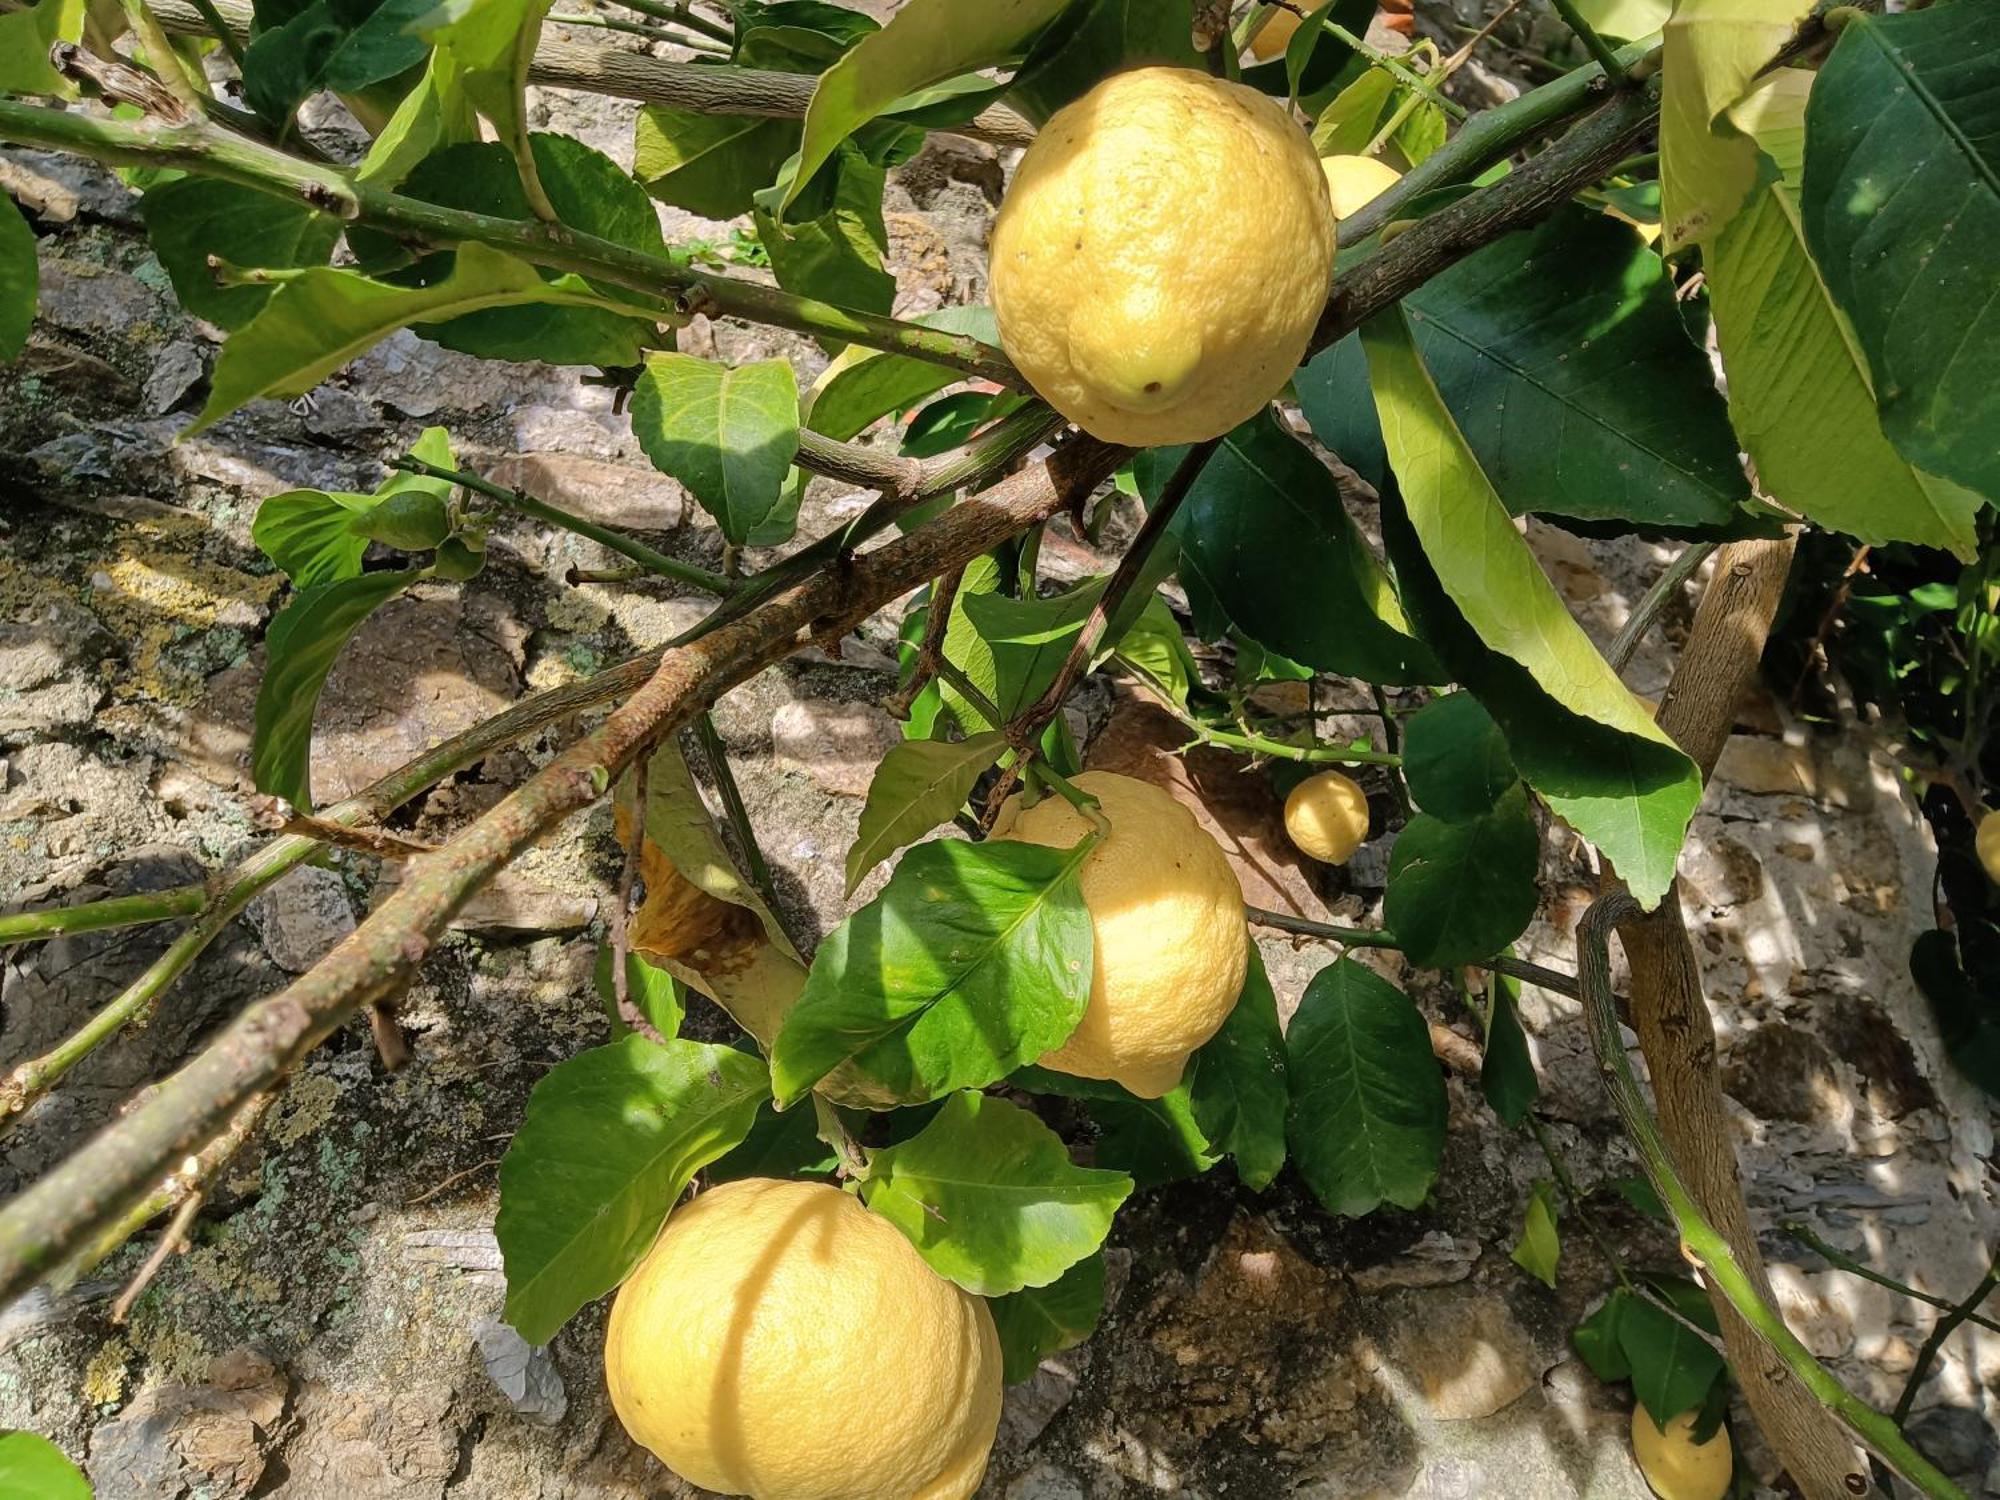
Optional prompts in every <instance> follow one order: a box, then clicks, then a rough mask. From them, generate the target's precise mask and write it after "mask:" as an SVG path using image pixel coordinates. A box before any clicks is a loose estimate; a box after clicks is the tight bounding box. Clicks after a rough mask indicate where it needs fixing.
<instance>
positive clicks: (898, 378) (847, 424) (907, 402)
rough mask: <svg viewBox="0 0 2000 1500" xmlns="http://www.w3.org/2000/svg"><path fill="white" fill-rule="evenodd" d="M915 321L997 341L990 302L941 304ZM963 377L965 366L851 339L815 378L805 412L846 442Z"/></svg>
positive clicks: (816, 425) (818, 429) (826, 431)
mask: <svg viewBox="0 0 2000 1500" xmlns="http://www.w3.org/2000/svg"><path fill="white" fill-rule="evenodd" d="M915 321H916V322H918V323H921V324H923V325H924V327H926V328H942V329H944V330H945V331H946V332H948V333H968V334H971V335H972V336H973V337H974V338H976V339H979V340H981V341H982V342H984V343H988V344H993V343H997V342H998V341H999V335H998V333H997V331H996V330H995V327H994V323H993V309H992V308H990V307H985V306H980V305H974V306H969V307H945V308H940V309H938V311H936V312H932V313H925V314H924V315H923V316H922V317H920V318H917V319H916V320H915ZM964 378H965V374H964V372H963V371H960V370H954V369H951V368H949V367H947V366H945V365H934V364H932V363H931V362H930V361H929V360H924V359H914V358H912V357H911V356H909V355H907V354H886V353H884V352H882V351H881V350H879V349H864V348H863V347H862V346H861V345H859V344H853V345H850V346H849V347H848V348H846V349H845V350H843V351H842V352H841V354H840V357H839V358H838V359H836V360H834V362H833V363H832V364H831V365H829V366H827V369H826V373H825V374H823V375H821V376H820V377H819V379H818V380H816V381H814V382H813V388H812V395H811V397H810V399H809V400H808V402H807V405H806V414H807V416H808V418H809V419H810V422H811V425H812V430H813V431H814V432H817V433H821V434H823V435H825V436H826V437H830V438H832V439H834V440H835V441H836V442H843V443H844V442H846V441H847V440H848V439H849V438H852V437H858V436H859V435H860V434H861V433H863V432H865V431H866V430H867V429H868V428H869V427H871V426H873V425H874V423H875V422H876V421H877V420H879V419H880V418H882V417H886V416H888V415H889V414H890V413H891V412H897V411H902V410H904V409H906V408H908V407H911V406H914V405H916V403H917V402H919V401H921V400H923V399H924V397H926V396H928V395H930V394H931V393H933V392H934V391H941V390H943V389H944V388H945V387H946V386H948V385H956V384H957V383H958V382H959V381H961V380H963V379H964Z"/></svg>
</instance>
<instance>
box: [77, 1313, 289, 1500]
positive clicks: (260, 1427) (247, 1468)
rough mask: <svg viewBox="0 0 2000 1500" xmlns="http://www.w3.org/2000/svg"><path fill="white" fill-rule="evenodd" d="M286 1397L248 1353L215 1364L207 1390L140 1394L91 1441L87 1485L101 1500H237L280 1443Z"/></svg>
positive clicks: (271, 1371) (273, 1372)
mask: <svg viewBox="0 0 2000 1500" xmlns="http://www.w3.org/2000/svg"><path fill="white" fill-rule="evenodd" d="M289 1392H290V1383H289V1382H288V1381H287V1380H286V1379H285V1377H284V1375H283V1374H282V1373H281V1372H279V1371H278V1370H277V1369H275V1368H274V1367H273V1366H272V1365H271V1363H270V1361H269V1360H267V1359H265V1358H264V1357H263V1356H262V1355H261V1354H258V1353H256V1352H255V1351H253V1350H248V1349H239V1350H236V1351H233V1352H232V1353H229V1354H225V1355H223V1356H222V1357H221V1358H220V1359H218V1360H216V1362H215V1365H214V1367H213V1369H212V1370H211V1372H210V1383H209V1384H207V1385H198V1386H189V1385H166V1386H156V1387H154V1388H153V1389H151V1390H147V1391H142V1392H140V1393H139V1395H138V1397H137V1398H136V1399H134V1400H133V1401H132V1403H131V1404H130V1405H129V1406H127V1407H126V1408H125V1409H124V1410H123V1411H121V1412H119V1413H118V1415H117V1416H115V1417H113V1418H112V1419H111V1420H110V1421H108V1422H105V1423H104V1424H103V1425H101V1426H100V1427H98V1428H97V1429H96V1431H94V1432H93V1433H92V1434H91V1437H90V1464H89V1468H90V1478H91V1481H92V1483H93V1484H94V1485H95V1486H96V1491H97V1493H98V1494H99V1495H101V1496H104V1497H105V1500H185V1497H187V1496H189V1495H194V1494H199V1495H202V1496H205V1497H211V1500H241V1497H243V1496H247V1495H249V1494H251V1493H253V1492H254V1491H255V1490H256V1489H257V1487H258V1486H259V1485H260V1484H261V1483H262V1482H263V1479H264V1472H265V1470H266V1468H268V1467H269V1464H270V1455H271V1450H272V1448H273V1446H274V1445H275V1443H276V1442H277V1441H278V1440H279V1439H280V1438H281V1437H282V1436H283V1435H284V1424H283V1418H284V1415H285V1402H286V1397H287V1395H288V1394H289Z"/></svg>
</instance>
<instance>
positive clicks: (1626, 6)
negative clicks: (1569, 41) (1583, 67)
mask: <svg viewBox="0 0 2000 1500" xmlns="http://www.w3.org/2000/svg"><path fill="white" fill-rule="evenodd" d="M1673 9H1674V5H1673V0H1576V13H1577V14H1578V15H1580V16H1582V17H1583V19H1584V22H1585V24H1586V25H1588V26H1589V27H1590V28H1591V29H1592V30H1593V31H1595V32H1596V33H1597V34H1598V35H1599V36H1602V37H1608V38H1610V39H1611V40H1612V41H1616V42H1636V41H1638V40H1639V39H1640V38H1641V37H1647V36H1651V35H1652V34H1653V33H1654V32H1656V31H1658V30H1659V29H1660V28H1661V27H1662V26H1664V25H1666V23H1667V17H1668V16H1669V15H1671V14H1673Z"/></svg>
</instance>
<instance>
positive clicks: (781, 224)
mask: <svg viewBox="0 0 2000 1500" xmlns="http://www.w3.org/2000/svg"><path fill="white" fill-rule="evenodd" d="M887 180H888V174H887V172H886V171H885V169H884V168H883V167H882V166H881V165H880V164H879V163H876V162H871V161H870V160H868V158H867V156H866V155H865V154H863V153H862V152H861V151H860V150H859V149H858V148H857V147H855V146H852V145H843V146H841V148H840V150H839V152H838V153H837V170H836V171H835V172H834V173H833V174H832V177H831V188H830V189H829V188H827V187H826V186H825V185H824V184H826V182H827V177H826V175H825V174H822V176H821V177H820V178H819V179H816V180H815V182H814V183H813V185H812V187H811V188H810V189H809V190H808V191H807V192H806V194H805V197H804V198H802V199H801V200H800V201H799V202H798V203H795V204H793V205H792V207H791V208H790V209H789V210H786V211H785V212H784V213H782V214H781V213H780V210H779V203H780V200H781V199H782V197H783V191H782V190H781V189H779V188H769V189H766V190H765V191H763V192H760V193H758V194H757V195H756V204H757V209H756V218H755V222H756V226H757V239H758V242H759V243H760V244H762V245H763V247H764V251H765V253H766V254H767V255H769V256H770V258H771V274H772V275H774V276H776V277H777V278H778V285H779V286H781V287H783V288H784V289H785V290H786V291H788V292H796V293H797V294H798V295H799V296H801V297H813V298H816V299H818V300H819V301H822V302H831V303H833V304H834V305H835V306H836V307H846V308H852V309H854V310H856V311H858V312H874V313H886V312H888V311H889V309H890V307H891V305H892V304H893V303H894V302H895V300H896V278H895V277H894V276H892V275H890V274H889V272H888V271H887V270H885V269H884V268H883V264H882V259H883V256H884V254H885V253H886V252H887V250H888V245H889V231H888V228H887V226H886V225H884V223H883V221H882V190H883V187H884V184H885V183H886V182H887ZM808 209H810V210H811V212H807V211H806V210H808Z"/></svg>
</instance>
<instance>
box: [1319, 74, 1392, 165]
mask: <svg viewBox="0 0 2000 1500" xmlns="http://www.w3.org/2000/svg"><path fill="white" fill-rule="evenodd" d="M1401 102H1402V101H1401V94H1400V90H1399V87H1398V85H1397V82H1396V75H1395V74H1393V73H1391V72H1390V71H1389V70H1388V69H1387V68H1370V69H1369V70H1368V71H1367V72H1365V73H1363V74H1362V75H1361V76H1360V77H1359V78H1356V79H1355V80H1354V81H1353V82H1352V83H1350V84H1348V85H1347V86H1346V87H1345V88H1343V89H1342V90H1341V91H1340V92H1339V93H1338V94H1335V95H1334V96H1333V99H1332V100H1331V101H1330V102H1329V103H1328V104H1327V106H1326V108H1325V109H1323V110H1321V111H1320V115H1319V118H1318V119H1317V120H1315V121H1314V122H1313V128H1312V144H1313V150H1315V151H1317V152H1318V153H1319V154H1320V155H1321V156H1359V155H1361V154H1362V153H1363V152H1365V151H1366V150H1367V149H1368V147H1369V146H1370V145H1372V144H1373V143H1374V140H1375V137H1376V136H1377V135H1379V134H1381V131H1382V128H1383V127H1384V126H1385V125H1387V124H1388V123H1389V121H1390V119H1391V117H1393V116H1394V115H1395V113H1396V109H1397V106H1398V105H1399V104H1400V103H1401Z"/></svg>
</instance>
